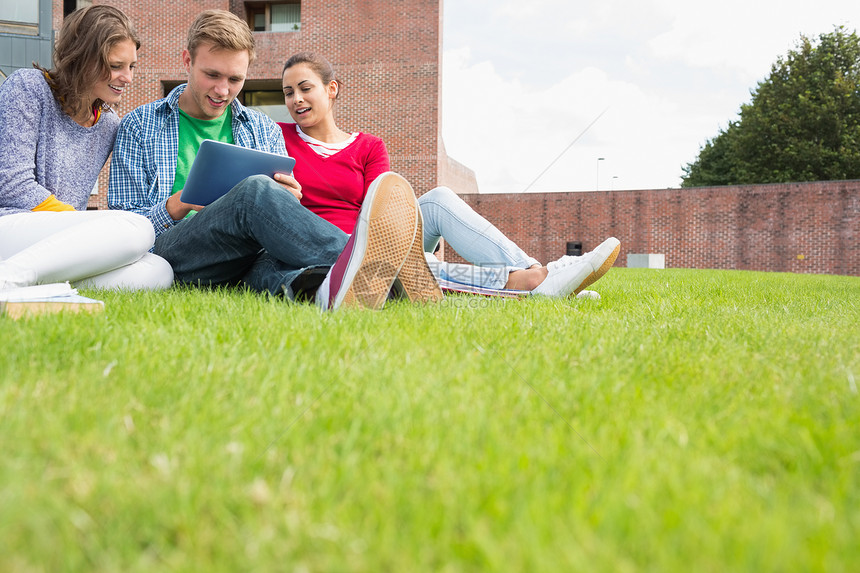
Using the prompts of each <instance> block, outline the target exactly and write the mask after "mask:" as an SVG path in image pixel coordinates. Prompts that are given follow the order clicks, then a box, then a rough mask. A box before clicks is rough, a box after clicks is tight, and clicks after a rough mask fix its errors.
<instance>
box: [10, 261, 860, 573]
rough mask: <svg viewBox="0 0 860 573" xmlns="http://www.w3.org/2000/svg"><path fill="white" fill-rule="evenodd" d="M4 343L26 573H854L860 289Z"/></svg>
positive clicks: (301, 314)
mask: <svg viewBox="0 0 860 573" xmlns="http://www.w3.org/2000/svg"><path fill="white" fill-rule="evenodd" d="M594 286H595V288H596V290H599V291H600V292H601V294H602V296H603V298H602V300H600V301H578V300H548V299H544V300H541V299H529V300H516V301H503V300H498V299H485V298H480V297H467V296H461V297H449V298H446V299H445V301H444V302H443V303H442V304H440V305H436V306H429V307H421V306H413V305H410V304H407V303H394V304H391V305H389V306H386V308H385V309H384V310H382V311H380V312H362V311H344V312H336V313H331V314H322V313H320V312H318V311H317V310H316V309H315V308H314V307H313V306H310V305H306V304H289V303H286V302H284V301H281V300H275V299H267V298H265V297H260V296H256V295H253V294H249V293H242V292H232V291H217V290H216V291H196V290H187V289H176V288H175V289H172V290H170V291H167V292H162V293H131V294H129V293H95V292H88V293H85V294H88V295H91V296H96V297H98V298H102V299H103V300H104V301H105V312H104V313H103V314H97V315H52V316H44V317H37V318H34V319H31V320H24V321H19V322H13V321H11V320H8V319H5V318H3V317H0V340H2V341H3V352H2V353H0V452H2V455H0V571H3V572H7V571H8V572H11V573H17V572H29V571H51V572H59V573H62V572H66V571H87V572H94V573H98V572H102V571H104V572H108V571H109V572H114V571H123V572H129V573H134V572H138V571H140V572H150V571H207V572H218V571H308V572H314V571H343V572H385V571H396V572H400V571H404V572H406V571H408V572H412V571H416V572H420V571H444V572H452V573H453V572H461V571H463V572H467V571H475V572H478V571H480V572H485V571H505V572H508V571H524V572H525V571H528V572H537V573H540V572H544V571H546V572H552V573H555V572H559V571H589V572H592V571H594V572H601V571H607V572H609V571H612V572H615V571H661V572H669V573H672V572H674V571H678V572H687V571H706V572H710V571H713V572H717V571H755V572H758V571H795V570H797V571H846V572H847V571H855V570H856V569H857V564H858V563H860V544H858V543H857V539H858V528H860V396H858V389H857V386H858V384H860V354H858V352H857V349H858V348H860V329H858V326H857V325H858V324H860V278H858V277H832V276H815V275H786V274H776V273H772V274H769V273H757V272H739V271H693V270H680V269H666V270H661V271H655V270H648V269H613V270H612V271H611V272H610V273H609V274H608V275H607V276H606V277H604V278H603V279H601V280H600V282H598V283H597V284H595V285H594Z"/></svg>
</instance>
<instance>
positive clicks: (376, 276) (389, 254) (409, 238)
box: [332, 173, 418, 309]
mask: <svg viewBox="0 0 860 573" xmlns="http://www.w3.org/2000/svg"><path fill="white" fill-rule="evenodd" d="M368 194H369V195H370V194H371V193H368ZM371 201H372V204H371V206H370V209H369V211H368V213H367V219H366V221H359V224H361V223H362V222H363V223H364V224H365V225H366V227H367V241H366V242H365V245H366V249H365V252H364V254H363V255H362V256H361V260H360V262H359V263H358V269H357V270H356V272H355V275H354V277H353V278H352V280H351V281H350V285H349V287H348V288H347V289H346V290H345V291H344V292H342V293H339V294H338V296H337V297H335V300H334V304H333V305H332V308H338V307H340V306H345V307H348V308H356V307H358V308H370V309H380V308H382V306H383V305H384V304H385V301H386V299H387V298H388V292H389V291H390V290H391V286H392V285H393V284H394V279H395V278H397V274H398V273H399V272H400V269H401V268H402V266H403V263H404V260H405V259H406V256H407V254H408V253H409V249H410V248H411V245H412V243H413V242H414V239H415V230H416V224H417V220H416V219H417V208H418V207H417V203H416V202H415V193H414V192H413V191H412V187H411V186H410V185H409V182H408V181H406V180H405V179H403V178H402V177H400V176H399V175H396V174H393V173H392V174H390V175H388V176H386V177H385V178H384V179H381V180H379V183H378V185H377V187H376V189H375V191H374V192H373V193H372V198H371ZM357 230H358V229H357ZM354 263H355V261H350V266H352V265H354Z"/></svg>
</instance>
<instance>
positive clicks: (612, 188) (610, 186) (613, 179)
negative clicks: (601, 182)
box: [609, 175, 618, 191]
mask: <svg viewBox="0 0 860 573" xmlns="http://www.w3.org/2000/svg"><path fill="white" fill-rule="evenodd" d="M616 179H618V175H613V176H612V181H610V182H609V190H610V191H615V180H616Z"/></svg>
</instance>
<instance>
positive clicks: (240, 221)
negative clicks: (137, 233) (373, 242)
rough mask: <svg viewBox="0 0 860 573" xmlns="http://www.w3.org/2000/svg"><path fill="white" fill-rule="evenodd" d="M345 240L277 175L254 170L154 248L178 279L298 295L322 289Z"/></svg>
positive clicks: (342, 233)
mask: <svg viewBox="0 0 860 573" xmlns="http://www.w3.org/2000/svg"><path fill="white" fill-rule="evenodd" d="M346 241H347V235H346V233H344V232H343V231H341V230H340V229H338V228H337V227H335V226H334V225H332V224H331V223H329V222H328V221H326V220H325V219H323V218H321V217H319V216H318V215H315V214H314V213H311V212H310V211H308V210H307V209H306V208H305V207H303V206H302V205H301V204H300V203H299V201H298V199H296V198H295V197H294V196H293V195H292V193H289V192H287V191H285V190H284V189H283V187H281V186H280V185H278V184H277V183H275V181H274V180H272V179H271V178H270V177H266V176H264V175H255V176H253V177H249V178H247V179H245V180H244V181H242V182H241V183H239V184H238V185H236V186H235V187H234V188H233V189H232V190H230V192H229V193H227V194H226V195H224V196H223V197H221V198H220V199H218V200H217V201H215V202H214V203H212V204H211V205H209V206H208V207H206V208H205V209H203V210H202V211H200V212H199V213H197V214H196V215H195V216H194V217H191V218H190V219H185V220H183V221H181V222H180V223H178V224H177V225H176V226H175V227H173V228H172V229H170V230H168V231H165V232H164V233H162V234H161V235H159V236H158V238H157V239H156V240H155V247H154V249H153V250H154V252H155V254H157V255H160V256H162V257H164V258H165V259H167V261H168V262H169V263H170V264H171V266H172V267H173V272H174V276H175V277H176V280H177V281H179V282H182V283H186V284H194V285H203V286H209V285H211V286H217V285H235V284H245V285H247V286H248V287H250V288H251V289H253V290H256V291H259V292H270V293H272V294H284V295H285V296H287V297H288V298H294V297H295V296H296V295H297V294H299V293H300V292H307V293H309V294H310V295H312V294H313V293H314V292H315V291H316V287H317V286H319V283H321V282H322V280H323V278H325V275H326V273H327V272H328V269H329V267H331V265H333V264H334V262H335V261H336V260H337V257H338V255H340V253H341V251H342V250H343V248H344V247H345V246H346Z"/></svg>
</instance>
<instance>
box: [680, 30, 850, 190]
mask: <svg viewBox="0 0 860 573" xmlns="http://www.w3.org/2000/svg"><path fill="white" fill-rule="evenodd" d="M751 94H752V100H751V102H750V103H748V104H744V105H742V106H741V110H740V119H738V120H737V121H733V122H731V123H730V124H729V126H728V127H727V128H726V129H724V130H720V133H719V134H718V135H717V136H716V137H715V138H714V139H712V140H710V141H708V142H707V143H706V144H705V145H704V147H703V148H702V149H701V150H700V152H699V156H698V158H697V159H696V161H694V162H693V163H690V164H688V165H687V166H686V167H685V168H684V176H683V181H682V186H683V187H699V186H708V185H737V184H753V183H783V182H790V181H827V180H844V179H857V178H860V38H858V36H857V34H856V32H852V33H850V34H849V33H847V32H846V31H845V29H844V28H842V27H839V28H836V29H835V30H834V31H833V32H831V33H827V34H822V35H821V36H819V38H818V41H817V42H813V41H812V40H810V39H809V38H807V37H805V36H801V38H800V41H799V42H798V45H797V48H796V49H795V50H791V51H789V52H788V55H787V56H785V57H784V58H783V57H780V58H778V59H777V61H776V63H774V64H773V66H772V67H771V73H770V76H769V77H768V78H767V79H766V80H765V81H763V82H760V83H759V84H758V87H757V89H756V90H754V91H753V92H751Z"/></svg>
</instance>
